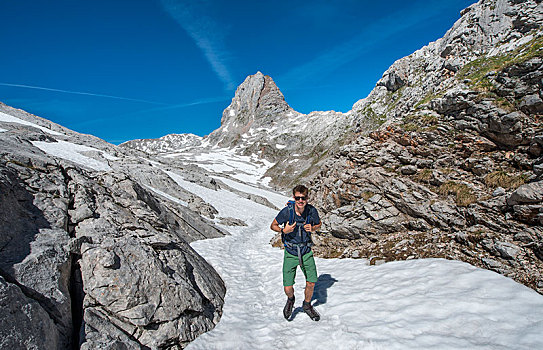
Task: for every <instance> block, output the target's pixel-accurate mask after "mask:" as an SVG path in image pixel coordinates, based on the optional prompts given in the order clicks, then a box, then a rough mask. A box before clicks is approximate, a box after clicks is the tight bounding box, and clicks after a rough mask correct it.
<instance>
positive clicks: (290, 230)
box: [283, 222, 296, 233]
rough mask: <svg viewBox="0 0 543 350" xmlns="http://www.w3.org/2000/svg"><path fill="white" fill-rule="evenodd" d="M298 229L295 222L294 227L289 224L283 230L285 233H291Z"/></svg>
mask: <svg viewBox="0 0 543 350" xmlns="http://www.w3.org/2000/svg"><path fill="white" fill-rule="evenodd" d="M295 227H296V222H293V223H292V225H289V224H288V222H286V223H285V228H283V233H291V232H292V231H294V228H295Z"/></svg>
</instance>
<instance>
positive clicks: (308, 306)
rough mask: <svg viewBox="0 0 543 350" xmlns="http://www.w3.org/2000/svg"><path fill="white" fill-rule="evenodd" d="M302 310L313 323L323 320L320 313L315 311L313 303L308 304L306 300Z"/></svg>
mask: <svg viewBox="0 0 543 350" xmlns="http://www.w3.org/2000/svg"><path fill="white" fill-rule="evenodd" d="M302 308H303V309H304V312H305V313H306V314H307V315H308V316H309V317H310V318H311V319H312V320H313V321H318V320H320V319H321V315H319V313H318V312H317V310H315V309H314V308H313V306H312V305H311V303H308V302H307V301H305V300H304V304H303V306H302Z"/></svg>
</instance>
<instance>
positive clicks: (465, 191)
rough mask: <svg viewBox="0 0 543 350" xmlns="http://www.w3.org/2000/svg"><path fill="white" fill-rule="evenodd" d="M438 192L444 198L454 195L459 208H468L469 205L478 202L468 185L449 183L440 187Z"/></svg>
mask: <svg viewBox="0 0 543 350" xmlns="http://www.w3.org/2000/svg"><path fill="white" fill-rule="evenodd" d="M437 192H438V193H439V194H440V195H443V196H447V195H449V194H452V195H454V196H455V203H456V205H458V206H459V207H467V206H468V205H470V204H472V203H475V202H477V196H476V195H475V194H474V193H473V191H472V190H471V189H470V188H469V187H468V186H467V185H466V184H461V183H458V182H454V181H447V182H445V183H444V184H442V185H441V186H439V188H438V190H437Z"/></svg>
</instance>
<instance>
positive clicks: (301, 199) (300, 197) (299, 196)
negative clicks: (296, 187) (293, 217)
mask: <svg viewBox="0 0 543 350" xmlns="http://www.w3.org/2000/svg"><path fill="white" fill-rule="evenodd" d="M294 200H295V201H296V208H298V211H299V212H300V213H301V212H302V211H304V209H305V205H306V204H307V195H305V194H303V193H300V192H295V193H294Z"/></svg>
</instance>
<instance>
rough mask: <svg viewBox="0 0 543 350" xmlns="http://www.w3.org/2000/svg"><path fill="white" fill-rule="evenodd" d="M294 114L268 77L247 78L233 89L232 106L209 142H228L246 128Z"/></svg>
mask: <svg viewBox="0 0 543 350" xmlns="http://www.w3.org/2000/svg"><path fill="white" fill-rule="evenodd" d="M289 112H294V110H293V109H292V108H291V107H290V106H289V105H288V103H287V102H286V101H285V97H284V96H283V94H282V93H281V91H280V90H279V88H278V87H277V85H276V84H275V82H274V81H273V79H272V78H271V77H270V76H269V75H264V74H262V73H261V72H260V71H258V72H256V74H253V75H249V76H248V77H247V78H245V80H244V81H243V83H241V85H240V86H238V88H237V89H236V94H235V95H234V98H233V99H232V103H230V105H229V106H228V107H227V108H226V109H225V110H224V112H223V115H222V119H221V127H220V128H219V129H217V130H215V131H214V132H213V133H212V134H211V135H210V138H211V139H212V140H213V139H218V138H220V140H218V141H219V142H221V143H222V142H223V141H227V142H230V141H232V140H233V139H236V138H238V137H239V135H241V134H243V133H245V132H247V131H248V130H249V128H251V127H254V126H259V125H270V123H273V122H275V121H277V120H278V119H279V118H281V117H282V116H284V115H285V114H287V113H289Z"/></svg>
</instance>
